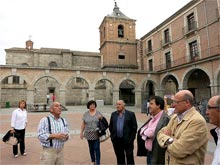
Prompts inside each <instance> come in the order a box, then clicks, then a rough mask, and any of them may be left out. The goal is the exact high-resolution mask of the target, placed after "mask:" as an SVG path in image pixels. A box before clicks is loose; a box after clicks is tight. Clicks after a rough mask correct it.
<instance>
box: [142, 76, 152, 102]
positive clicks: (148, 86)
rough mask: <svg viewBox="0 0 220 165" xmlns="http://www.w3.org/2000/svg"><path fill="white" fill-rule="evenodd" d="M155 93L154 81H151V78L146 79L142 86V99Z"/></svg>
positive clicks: (146, 98)
mask: <svg viewBox="0 0 220 165" xmlns="http://www.w3.org/2000/svg"><path fill="white" fill-rule="evenodd" d="M154 95H155V86H154V82H152V81H151V80H148V81H147V82H146V84H144V86H143V95H142V98H143V101H144V100H148V99H149V98H150V97H151V96H154Z"/></svg>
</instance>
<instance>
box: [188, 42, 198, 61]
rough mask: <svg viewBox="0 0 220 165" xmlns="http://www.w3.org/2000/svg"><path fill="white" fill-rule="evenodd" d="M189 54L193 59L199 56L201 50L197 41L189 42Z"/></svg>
mask: <svg viewBox="0 0 220 165" xmlns="http://www.w3.org/2000/svg"><path fill="white" fill-rule="evenodd" d="M189 54H190V57H191V59H192V60H194V59H195V57H197V56H198V54H199V51H198V44H197V41H193V42H191V43H189Z"/></svg>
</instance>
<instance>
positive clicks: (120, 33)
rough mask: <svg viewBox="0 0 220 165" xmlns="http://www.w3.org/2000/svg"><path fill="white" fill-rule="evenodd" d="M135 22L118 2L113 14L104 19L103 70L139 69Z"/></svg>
mask: <svg viewBox="0 0 220 165" xmlns="http://www.w3.org/2000/svg"><path fill="white" fill-rule="evenodd" d="M135 22H136V20H134V19H130V18H129V17H127V16H126V15H125V14H123V13H122V12H121V11H120V10H119V7H118V6H117V3H116V2H115V6H114V9H113V13H112V14H110V15H107V16H105V17H104V19H103V21H102V23H101V25H100V27H99V31H100V53H101V56H102V68H103V69H108V68H109V69H110V68H119V69H138V65H137V40H136V33H135V32H136V31H135Z"/></svg>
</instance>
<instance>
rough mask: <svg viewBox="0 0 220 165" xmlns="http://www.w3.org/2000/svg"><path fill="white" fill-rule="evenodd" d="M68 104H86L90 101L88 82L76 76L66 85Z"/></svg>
mask: <svg viewBox="0 0 220 165" xmlns="http://www.w3.org/2000/svg"><path fill="white" fill-rule="evenodd" d="M66 89H67V90H66V105H85V104H86V103H87V102H88V89H89V84H88V82H87V81H86V80H85V79H83V78H81V77H75V78H73V79H71V80H70V81H69V82H68V83H67V85H66Z"/></svg>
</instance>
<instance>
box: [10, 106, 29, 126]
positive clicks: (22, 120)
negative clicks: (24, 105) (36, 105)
mask: <svg viewBox="0 0 220 165" xmlns="http://www.w3.org/2000/svg"><path fill="white" fill-rule="evenodd" d="M26 123H27V111H26V109H23V110H22V109H20V108H18V109H15V110H14V111H13V112H12V117H11V127H13V128H15V129H17V130H22V129H25V127H26Z"/></svg>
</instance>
